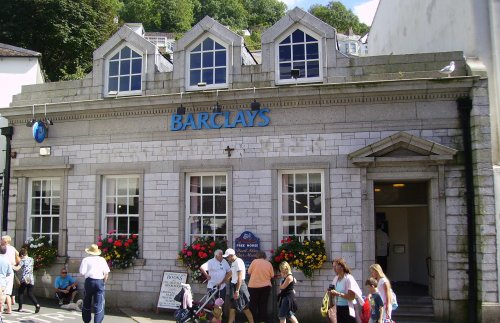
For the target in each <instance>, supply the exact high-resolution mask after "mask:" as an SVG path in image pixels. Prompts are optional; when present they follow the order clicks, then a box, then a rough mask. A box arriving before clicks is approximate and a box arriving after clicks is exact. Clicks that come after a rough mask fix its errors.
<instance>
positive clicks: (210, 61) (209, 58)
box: [203, 52, 214, 67]
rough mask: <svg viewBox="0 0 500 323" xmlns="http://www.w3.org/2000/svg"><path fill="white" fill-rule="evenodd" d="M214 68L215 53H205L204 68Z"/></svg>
mask: <svg viewBox="0 0 500 323" xmlns="http://www.w3.org/2000/svg"><path fill="white" fill-rule="evenodd" d="M213 66H214V53H213V52H208V53H207V52H205V53H203V67H213Z"/></svg>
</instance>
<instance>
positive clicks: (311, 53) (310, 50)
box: [306, 43, 319, 59]
mask: <svg viewBox="0 0 500 323" xmlns="http://www.w3.org/2000/svg"><path fill="white" fill-rule="evenodd" d="M306 51H307V59H319V50H318V44H317V43H316V44H307V45H306Z"/></svg>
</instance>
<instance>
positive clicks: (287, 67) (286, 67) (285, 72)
mask: <svg viewBox="0 0 500 323" xmlns="http://www.w3.org/2000/svg"><path fill="white" fill-rule="evenodd" d="M291 70H292V64H290V63H282V64H280V79H282V80H283V79H291V78H292V76H291V74H290V71H291Z"/></svg>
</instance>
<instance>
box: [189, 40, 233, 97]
mask: <svg viewBox="0 0 500 323" xmlns="http://www.w3.org/2000/svg"><path fill="white" fill-rule="evenodd" d="M227 52H228V51H227V48H226V47H224V46H223V45H222V44H221V43H219V42H218V41H215V40H214V39H212V38H211V37H207V38H205V40H203V41H202V42H201V43H200V44H198V45H197V46H196V47H194V48H193V49H191V50H190V51H189V52H188V53H189V54H188V57H189V59H188V66H189V73H188V75H189V77H188V89H190V90H197V89H199V87H200V86H203V87H204V88H219V87H227V83H228V82H227V77H228V75H227V73H228V66H227V61H228V59H227Z"/></svg>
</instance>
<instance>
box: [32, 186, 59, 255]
mask: <svg viewBox="0 0 500 323" xmlns="http://www.w3.org/2000/svg"><path fill="white" fill-rule="evenodd" d="M35 181H40V182H42V188H43V182H46V181H48V182H50V186H51V189H50V196H48V197H45V198H49V199H51V200H52V199H55V198H58V199H59V214H57V216H55V215H54V214H52V207H50V214H33V213H32V212H31V210H32V206H33V198H34V197H33V189H32V188H33V182H35ZM54 181H59V195H56V196H54V195H53V194H52V192H53V190H52V187H53V182H54ZM61 204H62V179H61V178H60V177H33V178H29V180H28V201H27V217H26V220H27V225H26V228H27V230H26V233H27V236H28V237H33V238H35V237H34V236H33V235H34V234H35V235H36V237H39V236H46V235H47V233H43V232H35V233H34V232H33V226H32V219H33V218H35V217H39V218H55V217H57V218H59V221H58V222H59V228H57V231H56V232H54V230H53V228H50V233H48V235H49V236H50V239H49V240H51V241H53V239H52V236H57V239H58V241H59V240H60V239H61V235H60V232H61V225H62V221H61V212H62V208H61ZM50 205H52V201H50ZM40 210H41V209H40ZM52 225H53V221H51V227H52ZM42 227H43V225H42V224H41V223H40V230H41V228H42ZM52 245H53V246H55V247H56V248H58V243H56V244H54V243H53V244H52Z"/></svg>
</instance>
